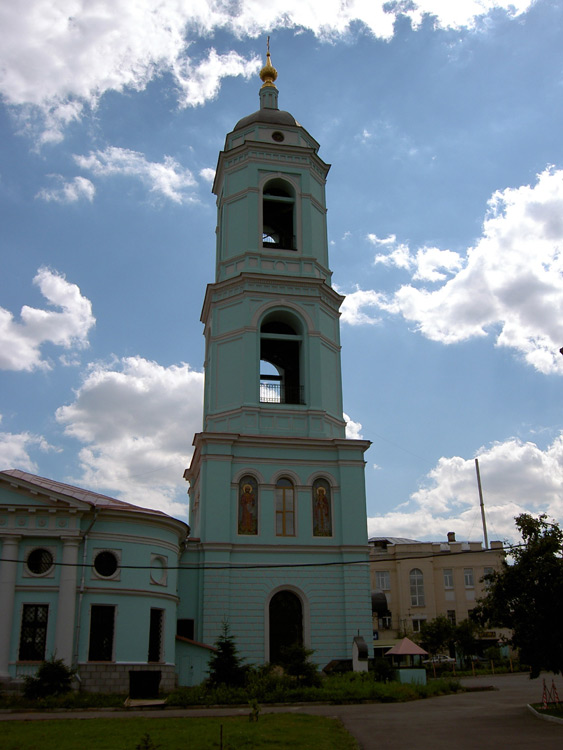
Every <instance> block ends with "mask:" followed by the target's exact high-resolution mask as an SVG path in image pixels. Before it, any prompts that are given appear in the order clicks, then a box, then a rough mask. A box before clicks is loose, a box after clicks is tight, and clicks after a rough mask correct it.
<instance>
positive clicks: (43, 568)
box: [27, 548, 53, 576]
mask: <svg viewBox="0 0 563 750" xmlns="http://www.w3.org/2000/svg"><path fill="white" fill-rule="evenodd" d="M27 567H28V570H29V571H30V572H31V573H33V574H34V575H36V576H40V575H43V574H44V573H48V572H49V571H50V570H51V568H52V567H53V555H52V554H51V553H50V552H49V550H48V549H42V548H39V549H34V550H33V552H30V553H29V555H28V556H27Z"/></svg>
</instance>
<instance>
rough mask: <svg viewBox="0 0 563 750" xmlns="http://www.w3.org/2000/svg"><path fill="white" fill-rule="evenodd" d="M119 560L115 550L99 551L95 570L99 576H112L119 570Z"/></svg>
mask: <svg viewBox="0 0 563 750" xmlns="http://www.w3.org/2000/svg"><path fill="white" fill-rule="evenodd" d="M117 566H118V560H117V556H116V555H115V554H114V553H113V552H108V551H107V550H106V551H104V552H99V553H98V554H97V555H96V558H95V560H94V570H95V571H96V573H97V574H98V575H99V576H103V577H104V578H110V577H111V576H112V575H113V574H114V573H115V571H116V570H117Z"/></svg>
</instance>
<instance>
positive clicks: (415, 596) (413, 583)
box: [409, 568, 424, 607]
mask: <svg viewBox="0 0 563 750" xmlns="http://www.w3.org/2000/svg"><path fill="white" fill-rule="evenodd" d="M409 584H410V590H411V607H424V578H423V575H422V570H419V568H413V569H412V570H411V572H410V573H409Z"/></svg>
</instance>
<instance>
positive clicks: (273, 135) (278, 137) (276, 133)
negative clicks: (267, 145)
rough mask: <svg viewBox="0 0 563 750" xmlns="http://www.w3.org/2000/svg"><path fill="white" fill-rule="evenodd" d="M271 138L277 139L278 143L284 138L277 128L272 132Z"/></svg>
mask: <svg viewBox="0 0 563 750" xmlns="http://www.w3.org/2000/svg"><path fill="white" fill-rule="evenodd" d="M272 140H274V141H277V142H278V143H281V142H282V141H284V140H285V136H284V134H283V133H280V131H279V130H276V132H275V133H272Z"/></svg>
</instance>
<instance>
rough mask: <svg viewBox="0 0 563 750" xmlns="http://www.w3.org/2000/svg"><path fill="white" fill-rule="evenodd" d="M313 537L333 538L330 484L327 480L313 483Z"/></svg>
mask: <svg viewBox="0 0 563 750" xmlns="http://www.w3.org/2000/svg"><path fill="white" fill-rule="evenodd" d="M312 500H313V536H332V508H331V497H330V484H329V483H328V482H327V481H326V479H315V481H314V482H313V498H312Z"/></svg>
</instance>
